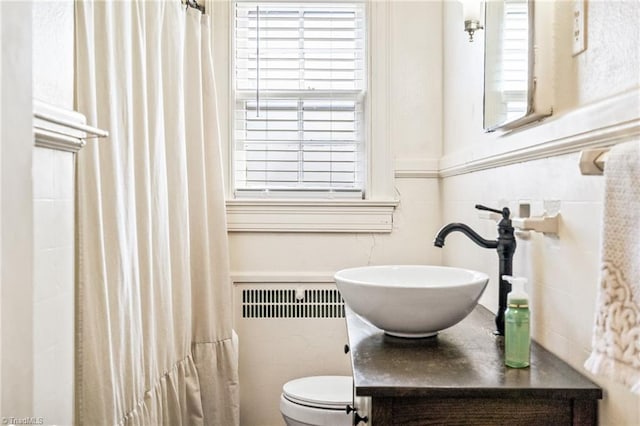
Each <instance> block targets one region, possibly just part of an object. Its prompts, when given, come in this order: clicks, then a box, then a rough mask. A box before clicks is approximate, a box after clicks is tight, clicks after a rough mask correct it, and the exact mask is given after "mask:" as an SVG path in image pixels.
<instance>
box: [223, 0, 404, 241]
mask: <svg viewBox="0 0 640 426" xmlns="http://www.w3.org/2000/svg"><path fill="white" fill-rule="evenodd" d="M236 1H242V0H231V1H228V5H227V7H228V10H227V11H226V12H227V15H228V16H227V23H226V24H227V27H226V30H227V31H226V33H227V37H228V56H229V69H228V70H227V72H228V82H227V95H228V111H229V113H228V122H227V126H228V127H227V135H228V136H227V137H228V140H227V142H228V145H227V147H226V150H227V164H226V173H225V176H226V178H227V179H226V180H227V187H226V193H227V201H226V204H227V226H228V230H229V231H231V232H366V233H372V232H373V233H389V232H391V231H392V229H393V211H394V209H395V207H396V206H397V205H398V203H399V202H398V200H397V199H395V193H394V176H393V159H392V154H391V141H390V137H389V87H390V85H389V58H390V54H389V49H390V42H389V14H390V10H389V9H390V5H389V2H390V0H366V1H365V15H366V33H367V37H366V40H367V72H368V78H367V88H366V92H367V96H366V99H365V105H364V110H365V121H366V123H365V135H364V136H365V140H366V141H367V146H366V149H365V156H366V161H367V164H366V167H367V173H366V182H365V188H366V192H365V199H363V200H338V199H335V200H330V199H286V200H285V199H280V200H276V199H247V198H241V199H237V198H234V196H233V193H234V191H233V185H234V182H233V161H234V158H233V154H234V153H233V151H234V150H233V149H232V147H233V129H234V123H233V119H234V116H233V114H231V113H230V112H231V111H234V109H235V99H234V83H235V82H234V80H233V78H234V77H233V75H234V63H233V58H234V56H235V55H234V44H233V43H234V36H233V31H234V28H235V22H234V10H235V4H236ZM274 1H277V0H274ZM280 1H282V0H280ZM328 1H336V0H328ZM337 1H340V0H337ZM214 3H216V2H214ZM214 14H215V10H214ZM216 22H219V21H216ZM218 35H219V33H218Z"/></svg>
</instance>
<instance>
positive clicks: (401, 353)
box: [346, 306, 602, 426]
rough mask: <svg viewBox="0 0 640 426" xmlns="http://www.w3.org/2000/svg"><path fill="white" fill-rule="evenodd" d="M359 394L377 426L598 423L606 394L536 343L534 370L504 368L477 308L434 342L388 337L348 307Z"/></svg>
mask: <svg viewBox="0 0 640 426" xmlns="http://www.w3.org/2000/svg"><path fill="white" fill-rule="evenodd" d="M346 317H347V328H348V333H349V347H350V353H351V363H352V367H353V377H354V387H355V395H356V396H358V397H370V398H371V411H370V412H369V417H370V420H371V421H370V424H371V425H372V426H386V425H403V426H406V425H435V424H446V425H499V424H508V425H594V424H597V422H598V411H597V407H598V399H601V398H602V389H601V388H600V387H599V386H597V385H596V384H595V383H593V382H591V381H590V380H589V379H587V378H586V377H584V376H583V375H581V374H580V373H578V372H577V371H576V370H574V369H573V368H571V367H570V366H569V365H568V364H567V363H565V362H564V361H562V360H561V359H559V358H558V357H557V356H555V355H553V354H552V353H551V352H549V351H547V350H546V349H544V348H543V347H541V346H540V345H538V344H536V343H535V342H532V345H531V366H530V367H529V368H524V369H512V368H508V367H505V366H504V362H503V360H504V345H503V341H502V339H503V338H502V337H498V336H494V334H493V330H494V324H493V315H492V314H491V313H490V312H489V311H488V310H487V309H485V308H484V307H481V306H478V307H476V309H475V310H474V311H473V312H472V313H471V314H470V315H469V316H468V317H467V318H466V319H464V320H463V321H462V322H460V323H459V324H457V325H456V326H454V327H451V328H450V329H448V330H445V331H443V332H441V333H439V334H438V336H437V337H436V338H427V339H402V338H398V337H392V336H387V335H386V334H384V333H383V332H382V331H381V330H379V329H378V328H376V327H374V326H372V325H370V324H368V323H366V322H364V321H363V320H362V319H360V318H359V317H358V316H357V315H355V314H354V313H353V312H351V311H350V310H349V309H347V314H346Z"/></svg>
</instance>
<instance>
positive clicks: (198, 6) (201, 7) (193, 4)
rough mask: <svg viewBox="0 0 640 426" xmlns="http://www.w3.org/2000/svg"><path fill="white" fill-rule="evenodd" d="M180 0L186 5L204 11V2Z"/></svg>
mask: <svg viewBox="0 0 640 426" xmlns="http://www.w3.org/2000/svg"><path fill="white" fill-rule="evenodd" d="M180 1H181V2H182V4H184V5H186V6H187V7H192V8H194V9H198V10H199V11H200V12H202V13H204V4H199V3H198V2H197V0H180ZM202 1H204V0H202Z"/></svg>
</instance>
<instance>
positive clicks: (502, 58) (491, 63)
mask: <svg viewBox="0 0 640 426" xmlns="http://www.w3.org/2000/svg"><path fill="white" fill-rule="evenodd" d="M540 3H542V2H538V5H539V4H540ZM534 6H535V4H534V1H533V0H490V1H486V2H485V26H484V27H485V58H484V128H485V130H487V131H494V130H497V129H503V130H511V129H514V128H516V127H519V126H522V125H524V124H527V123H530V122H532V121H536V120H540V119H541V118H543V117H545V116H548V115H550V114H551V107H550V104H549V103H548V102H544V99H543V97H544V98H548V96H546V95H547V93H546V91H543V90H540V87H538V78H537V77H538V74H540V73H541V72H542V66H541V65H544V64H545V62H546V61H544V60H541V58H539V54H540V52H534V49H539V47H540V46H542V45H544V43H543V40H541V37H536V36H537V34H536V31H535V30H536V27H537V23H538V22H539V21H540V18H539V17H537V16H535V14H534V12H537V11H534ZM548 18H549V17H548V16H547V17H546V18H545V19H548ZM549 62H550V61H549Z"/></svg>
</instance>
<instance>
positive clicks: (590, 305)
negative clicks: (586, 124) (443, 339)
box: [442, 154, 640, 426]
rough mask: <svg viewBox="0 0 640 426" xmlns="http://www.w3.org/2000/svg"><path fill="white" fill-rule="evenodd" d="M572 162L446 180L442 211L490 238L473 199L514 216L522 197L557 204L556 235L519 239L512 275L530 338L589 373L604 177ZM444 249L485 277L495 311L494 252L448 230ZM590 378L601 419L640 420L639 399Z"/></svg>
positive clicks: (573, 158) (449, 259) (549, 161)
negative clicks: (520, 289) (523, 298)
mask: <svg viewBox="0 0 640 426" xmlns="http://www.w3.org/2000/svg"><path fill="white" fill-rule="evenodd" d="M577 165H578V155H577V154H572V155H565V156H561V157H554V158H546V159H542V160H537V161H531V162H526V163H520V164H515V165H511V166H506V167H499V168H494V169H490V170H484V171H480V172H476V173H469V174H464V175H460V176H454V177H450V178H447V179H444V180H443V188H442V192H443V194H446V196H445V203H444V213H443V216H444V217H445V218H446V221H447V222H455V221H461V222H465V223H467V224H469V225H470V226H471V227H472V228H474V229H476V230H478V231H479V232H480V233H481V234H483V235H484V236H485V237H487V238H493V237H494V236H495V235H497V232H496V227H495V223H493V222H492V221H488V220H484V219H479V218H478V216H477V213H476V211H475V210H474V208H473V206H474V204H476V203H482V204H486V205H488V206H493V207H502V206H503V205H507V206H509V207H510V208H512V210H513V211H514V212H516V213H515V214H517V204H518V201H520V200H528V201H530V202H531V203H532V205H533V206H534V207H535V206H538V208H540V205H541V204H542V202H543V201H544V200H555V201H558V200H559V201H560V214H561V220H560V227H559V234H558V236H557V237H553V236H544V235H542V234H538V233H531V234H530V236H529V239H523V238H518V240H517V243H518V247H517V249H516V253H515V256H514V273H515V274H516V275H521V276H526V277H527V278H529V279H530V283H529V285H528V292H529V294H530V297H531V310H532V336H533V338H534V339H536V340H537V341H538V342H539V343H540V344H542V345H543V346H545V347H546V348H548V349H549V350H551V351H552V352H554V353H555V354H557V355H558V356H560V357H561V358H562V359H564V360H565V361H567V362H568V363H569V364H571V365H572V366H573V367H574V368H575V369H577V370H578V371H580V372H581V373H583V374H585V375H588V374H587V373H586V371H585V370H584V368H583V367H582V365H583V363H584V361H585V360H586V358H587V357H588V355H589V353H590V347H591V336H592V329H593V320H594V315H595V306H596V292H597V288H598V276H599V263H600V261H599V248H600V229H601V221H602V207H603V204H602V195H603V189H604V185H603V184H604V181H603V178H602V177H601V176H582V175H581V174H580V172H579V170H578V166H577ZM443 254H444V263H445V264H447V265H454V266H463V267H469V268H473V269H478V270H482V271H486V272H487V273H489V274H490V276H491V280H490V284H489V286H488V288H487V290H486V291H485V294H484V296H483V298H482V300H481V303H483V304H484V305H486V306H488V307H489V308H491V309H493V310H495V309H496V308H497V293H498V289H497V279H498V276H497V275H498V273H497V269H498V265H497V255H496V253H495V250H486V249H482V248H480V247H478V246H476V245H475V244H474V243H473V242H471V241H470V240H469V239H468V238H466V237H464V236H462V235H461V234H459V235H455V234H452V235H450V236H449V237H448V239H447V241H446V245H445V248H444V251H443ZM592 379H593V380H594V381H596V382H597V383H599V384H600V385H601V386H602V387H603V388H604V389H605V398H604V399H603V401H602V402H601V403H600V411H601V413H600V420H601V423H602V424H607V425H629V426H631V425H637V424H640V408H639V407H640V404H639V403H640V399H639V398H638V397H637V396H633V395H632V394H631V392H629V391H628V390H626V389H625V388H624V387H622V386H620V385H618V384H614V383H610V382H609V381H607V380H603V379H601V378H593V377H592Z"/></svg>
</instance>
